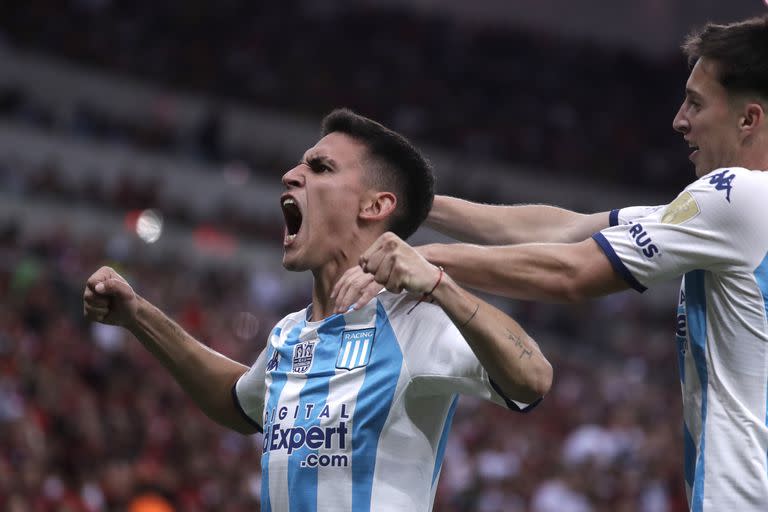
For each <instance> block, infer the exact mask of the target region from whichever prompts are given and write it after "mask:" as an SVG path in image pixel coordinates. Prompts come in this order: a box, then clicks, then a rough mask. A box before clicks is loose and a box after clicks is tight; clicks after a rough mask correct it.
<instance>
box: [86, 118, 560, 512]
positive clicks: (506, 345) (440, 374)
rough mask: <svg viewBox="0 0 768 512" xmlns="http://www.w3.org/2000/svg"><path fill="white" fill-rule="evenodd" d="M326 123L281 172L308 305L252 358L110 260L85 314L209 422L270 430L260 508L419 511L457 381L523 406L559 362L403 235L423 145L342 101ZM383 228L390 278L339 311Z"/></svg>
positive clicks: (428, 493) (427, 197) (423, 201)
mask: <svg viewBox="0 0 768 512" xmlns="http://www.w3.org/2000/svg"><path fill="white" fill-rule="evenodd" d="M322 133H323V137H322V138H321V139H320V140H319V141H318V142H317V144H316V145H315V146H314V147H312V148H310V149H309V150H307V152H306V153H305V154H304V156H303V158H302V160H301V161H300V162H299V163H298V165H296V167H294V168H293V169H291V170H290V171H288V172H287V173H286V174H285V175H284V176H283V184H284V186H285V193H284V194H283V195H282V197H281V200H280V203H281V206H282V208H283V213H284V216H285V221H286V230H285V236H284V240H283V248H284V254H283V265H284V266H285V268H287V269H289V270H293V271H306V270H309V271H311V272H312V274H313V276H314V286H313V290H312V304H311V305H310V306H309V307H308V308H307V309H305V310H302V311H299V312H296V313H292V314H290V315H288V316H286V317H285V318H283V319H282V320H281V321H280V322H279V323H278V324H277V325H276V326H275V327H274V329H273V330H272V332H271V334H270V336H269V340H268V343H267V346H266V348H265V349H264V351H263V352H262V353H261V355H260V356H259V357H258V359H257V360H256V362H255V363H254V365H253V366H252V367H251V368H250V369H249V368H248V367H246V366H244V365H242V364H239V363H237V362H234V361H232V360H230V359H228V358H227V357H225V356H223V355H222V354H218V353H216V352H213V351H212V350H210V349H208V348H207V347H205V346H204V345H202V344H201V343H199V342H197V341H196V340H194V339H193V338H192V337H190V336H189V335H188V334H187V333H185V332H184V331H183V330H182V329H181V328H180V327H179V326H178V325H177V324H175V323H174V322H172V321H171V320H170V319H169V318H168V317H166V316H165V315H164V314H163V313H162V312H161V311H160V310H158V309H157V308H155V307H154V306H152V305H151V304H149V303H148V302H147V301H146V300H144V299H143V298H141V297H140V296H139V295H137V294H136V293H135V292H134V290H133V289H132V288H131V286H130V285H129V284H128V283H127V282H126V281H125V280H124V279H123V278H122V277H120V276H119V275H118V274H117V273H115V271H114V270H112V269H110V268H108V267H102V268H101V269H99V270H98V271H97V272H96V273H94V274H93V275H92V276H91V277H90V278H89V279H88V282H87V284H86V288H85V292H84V302H85V306H84V307H85V314H86V316H87V317H88V318H91V319H93V320H96V321H99V322H104V323H109V324H116V325H122V326H124V327H125V328H127V329H129V330H130V331H131V332H132V333H133V334H134V335H135V336H136V337H137V338H138V339H139V340H140V341H141V342H142V343H143V344H144V346H145V347H146V348H147V349H148V350H149V351H150V352H152V353H153V354H154V355H155V356H156V357H157V358H158V359H159V360H160V362H161V363H162V364H164V365H165V367H166V368H167V369H168V370H169V371H170V372H171V374H172V375H173V376H174V377H175V378H176V379H177V380H178V382H179V383H180V384H181V386H182V387H183V388H184V389H185V390H186V391H187V392H188V393H189V394H190V396H191V397H192V398H193V399H194V400H195V401H196V402H197V404H198V405H199V406H200V407H201V408H202V409H203V411H204V412H205V413H206V414H208V416H210V417H211V418H213V419H214V420H216V421H218V422H219V423H221V424H223V425H225V426H228V427H230V428H233V429H235V430H238V431H240V432H244V433H251V432H254V431H256V430H261V431H263V433H264V443H263V456H262V462H261V465H262V510H263V511H264V512H267V511H276V510H280V511H287V510H290V511H291V512H296V511H312V512H314V511H336V510H338V511H362V510H374V511H393V512H395V511H396V512H401V511H404V510H408V511H411V510H419V511H426V510H429V509H431V506H432V502H433V500H434V492H435V489H436V484H437V477H438V476H439V473H440V468H441V464H442V459H443V453H444V451H443V450H444V448H445V442H446V438H447V433H448V430H449V428H450V424H451V419H452V416H453V411H454V409H455V407H456V400H457V395H458V394H459V393H466V394H470V395H475V396H479V397H482V398H485V399H488V400H492V401H494V402H497V403H499V404H503V405H506V406H508V407H510V408H512V409H516V410H526V409H528V408H530V406H532V405H533V404H535V403H536V402H537V401H538V400H539V399H540V398H541V396H542V395H543V394H544V393H546V392H547V390H548V389H549V387H550V385H551V381H552V368H551V366H550V365H549V363H548V362H547V360H546V359H545V358H544V356H543V355H542V354H541V352H540V350H539V348H538V346H537V345H536V343H535V342H534V341H533V340H531V339H530V337H528V336H527V335H526V333H525V332H524V331H523V330H522V329H521V328H520V326H519V325H518V324H517V323H516V322H515V321H514V320H513V319H511V318H510V317H508V316H507V315H505V314H504V313H502V312H501V311H499V310H498V309H496V308H494V307H492V306H491V305H489V304H487V303H485V302H483V301H481V300H480V299H478V298H477V297H475V296H473V295H472V294H470V293H468V292H466V291H464V290H463V289H461V288H460V287H459V286H457V285H456V283H455V282H454V281H453V280H452V279H451V277H450V276H449V275H448V274H446V273H445V272H444V271H443V270H442V269H441V268H439V267H436V266H434V265H432V264H430V263H429V262H427V261H426V260H425V259H424V258H423V257H421V256H420V255H419V254H418V253H417V252H416V251H415V250H414V249H412V248H411V247H410V246H408V245H407V244H406V243H405V242H403V240H402V239H403V238H407V237H408V236H409V235H411V234H412V233H413V232H414V231H415V230H416V229H417V227H418V226H419V225H420V224H421V222H422V221H423V220H424V219H425V218H426V216H427V213H428V211H429V208H430V206H431V204H432V199H433V192H432V190H433V187H432V184H433V177H432V171H431V169H430V167H429V165H428V164H427V162H426V161H425V160H424V158H422V156H421V155H420V154H419V153H418V151H417V150H416V149H415V148H414V147H413V146H411V145H410V144H409V143H408V141H406V140H405V139H404V138H403V137H401V136H400V135H398V134H396V133H395V132H392V131H391V130H388V129H386V128H384V127H383V126H381V125H380V124H378V123H375V122H374V121H371V120H369V119H366V118H364V117H361V116H358V115H356V114H353V113H351V112H349V111H344V110H341V111H335V112H333V113H331V114H330V115H329V116H328V117H326V118H325V120H324V122H323V132H322ZM377 240H378V243H381V244H383V246H384V247H386V248H387V250H388V251H390V253H391V254H395V255H397V261H396V262H395V261H394V260H393V259H392V258H373V257H371V258H370V261H369V262H370V265H371V267H370V270H371V271H372V272H375V273H376V275H377V278H378V279H380V280H381V282H382V284H383V285H385V286H386V288H387V291H382V292H381V293H380V294H378V295H377V296H376V297H374V298H373V299H372V300H370V301H369V302H368V303H367V304H365V305H363V306H362V307H360V308H359V309H357V310H354V311H349V312H346V313H344V314H340V313H339V314H334V313H333V301H332V298H331V290H332V288H333V286H334V285H335V283H336V281H337V280H338V279H339V278H340V277H341V275H342V274H343V273H344V272H345V271H346V270H348V269H349V268H351V267H354V266H356V265H357V264H358V262H359V261H360V257H361V255H362V253H363V251H364V250H365V249H366V248H368V247H369V246H371V245H372V244H373V242H374V241H377ZM401 291H408V292H411V293H410V294H408V293H400V292H401ZM433 301H434V304H432V303H431V302H433ZM526 404H528V405H526Z"/></svg>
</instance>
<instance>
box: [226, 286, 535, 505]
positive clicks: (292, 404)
mask: <svg viewBox="0 0 768 512" xmlns="http://www.w3.org/2000/svg"><path fill="white" fill-rule="evenodd" d="M413 304H414V299H413V298H411V297H409V296H408V295H406V294H401V295H395V294H392V293H389V292H382V293H380V294H379V295H378V297H376V298H374V299H373V300H372V301H371V302H369V303H368V304H367V305H366V306H365V307H363V308H361V309H359V310H358V311H351V312H348V313H346V314H344V315H334V316H331V317H329V318H326V319H325V320H322V321H318V322H311V321H308V320H307V318H310V317H311V315H310V312H309V310H308V309H307V310H302V311H299V312H297V313H293V314H290V315H288V316H287V317H285V318H284V319H283V320H281V321H280V322H279V323H278V324H277V326H276V327H275V328H274V330H273V331H272V334H271V336H270V338H269V342H268V344H267V347H266V349H265V350H264V351H263V352H262V354H261V355H260V356H259V358H258V360H257V361H256V363H255V364H254V365H253V367H252V368H251V369H250V370H249V371H248V372H247V373H246V374H245V375H243V376H242V377H241V378H240V380H239V381H238V382H237V384H236V385H235V388H234V394H235V398H236V402H237V403H238V404H239V405H240V407H241V408H242V409H243V412H244V413H245V414H246V415H247V416H248V417H249V418H251V420H252V421H253V422H255V423H257V424H259V425H261V426H263V432H264V445H263V455H262V460H261V467H262V497H261V499H262V511H263V512H272V511H291V512H299V511H301V512H315V511H323V512H325V511H355V512H357V511H369V510H370V511H393V512H395V511H397V512H401V511H404V510H408V511H427V510H430V509H431V508H432V502H433V500H434V493H435V489H436V484H437V479H438V476H439V474H440V468H441V464H442V461H443V453H444V448H445V443H446V439H447V435H448V430H449V429H450V425H451V420H452V417H453V412H454V409H455V407H456V402H457V398H458V397H457V395H458V394H459V393H466V394H470V395H475V396H478V397H482V398H485V399H488V400H493V401H494V402H497V403H499V404H504V405H507V406H508V407H510V408H512V409H516V410H521V408H523V407H525V406H524V405H523V404H519V405H518V404H516V403H515V402H511V401H507V400H506V399H505V398H504V397H503V396H501V395H500V394H499V393H498V392H497V391H495V386H494V385H493V384H492V383H491V382H490V381H489V379H488V374H487V373H486V371H485V370H484V369H483V367H482V366H481V365H480V363H479V362H478V360H477V358H476V357H475V355H474V354H473V352H472V350H471V349H470V347H469V346H468V345H467V343H466V341H465V340H464V339H463V338H462V336H461V334H460V333H459V331H458V329H457V328H456V327H455V326H454V325H453V323H452V322H451V321H450V320H449V319H448V317H447V316H446V315H445V313H444V312H443V310H442V309H440V308H438V307H436V306H434V305H431V304H420V305H419V306H418V307H417V308H415V309H414V310H413V312H411V313H410V314H407V311H408V309H409V308H411V306H413Z"/></svg>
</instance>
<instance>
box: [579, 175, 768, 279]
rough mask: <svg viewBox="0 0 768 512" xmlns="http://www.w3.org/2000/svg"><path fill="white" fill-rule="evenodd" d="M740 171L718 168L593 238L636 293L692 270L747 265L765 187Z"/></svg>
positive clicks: (758, 222) (758, 230) (757, 232)
mask: <svg viewBox="0 0 768 512" xmlns="http://www.w3.org/2000/svg"><path fill="white" fill-rule="evenodd" d="M740 171H742V172H738V171H735V170H728V169H726V170H718V171H714V172H713V173H710V174H709V175H707V176H704V177H703V178H701V179H699V180H697V181H695V182H694V183H692V184H691V185H689V186H688V187H686V188H685V190H683V192H682V193H680V194H679V195H678V196H677V198H676V199H675V200H674V201H672V202H671V203H669V204H668V205H665V206H663V207H661V208H658V209H657V210H655V211H652V212H651V213H650V214H648V215H646V216H644V217H638V218H634V219H628V220H627V223H626V224H620V225H617V226H615V227H611V228H608V229H605V230H603V231H601V232H599V233H596V234H595V235H593V239H594V240H595V241H596V242H597V244H598V245H599V246H600V248H601V249H602V250H603V252H605V254H606V256H607V257H608V259H609V260H610V262H611V264H612V265H613V268H614V270H615V271H616V272H617V273H618V274H619V275H621V276H622V277H624V279H625V280H626V281H627V283H628V284H630V285H631V286H632V287H633V288H635V289H636V290H638V291H644V290H645V289H646V287H647V286H648V285H650V284H652V283H655V282H658V281H663V280H667V279H670V278H674V277H678V276H680V275H682V274H684V273H686V272H688V271H690V270H697V269H700V270H710V271H723V270H725V269H727V268H733V267H735V266H738V265H741V264H744V263H745V262H746V261H747V260H749V259H750V255H751V253H752V252H754V250H753V246H754V244H753V243H752V241H751V240H754V237H755V236H760V235H761V230H760V223H761V222H762V221H759V219H757V218H756V215H755V212H756V211H759V210H756V208H755V206H756V201H758V198H759V195H760V194H762V193H764V192H765V190H763V191H762V192H760V193H756V191H755V190H754V188H755V187H752V186H750V181H751V179H750V178H751V177H750V176H749V173H750V172H751V171H746V170H740ZM758 188H761V187H758ZM762 200H763V201H764V199H762ZM636 213H639V212H636Z"/></svg>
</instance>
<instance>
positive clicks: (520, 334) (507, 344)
mask: <svg viewBox="0 0 768 512" xmlns="http://www.w3.org/2000/svg"><path fill="white" fill-rule="evenodd" d="M433 296H434V298H435V300H436V301H437V303H438V304H440V306H441V307H442V308H443V310H444V311H445V312H446V313H447V314H448V316H449V317H450V318H451V320H452V321H453V323H454V324H455V325H456V326H457V327H458V329H459V331H460V332H461V334H462V336H463V337H464V339H465V340H466V341H467V343H468V344H469V345H470V347H471V348H472V351H473V352H474V353H475V355H476V356H477V358H478V360H479V361H480V363H481V364H482V365H483V367H484V368H485V369H486V371H487V372H488V375H489V376H490V378H491V379H492V380H493V381H494V382H495V383H496V385H498V386H499V387H500V388H501V390H502V391H503V392H504V394H505V395H506V396H507V398H510V399H513V400H517V401H520V402H525V403H531V402H533V401H535V400H537V399H538V398H540V397H541V396H543V395H544V394H545V393H546V392H547V391H548V390H549V388H550V386H551V384H552V366H551V365H550V364H549V362H548V361H547V360H546V358H545V357H544V355H543V354H542V353H541V350H540V349H539V346H538V345H537V344H536V342H535V341H533V340H532V339H531V338H530V337H529V336H528V334H527V333H526V332H525V331H524V330H523V329H522V328H521V327H520V325H519V324H518V323H517V322H515V321H514V320H513V319H512V318H510V317H509V316H508V315H506V314H504V313H502V312H501V311H499V310H498V309H497V308H495V307H493V306H491V305H490V304H488V303H487V302H485V301H483V300H481V299H479V298H478V297H476V296H474V295H472V294H471V293H469V292H467V291H466V290H463V289H462V288H461V287H460V286H459V285H457V284H456V282H455V281H453V280H452V279H451V278H450V277H449V276H448V275H445V277H444V278H443V281H442V282H441V283H440V286H438V287H437V289H436V290H435V291H434V292H433Z"/></svg>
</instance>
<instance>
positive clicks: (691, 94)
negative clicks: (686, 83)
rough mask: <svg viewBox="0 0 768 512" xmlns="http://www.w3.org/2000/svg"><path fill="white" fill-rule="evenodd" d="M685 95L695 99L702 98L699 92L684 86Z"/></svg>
mask: <svg viewBox="0 0 768 512" xmlns="http://www.w3.org/2000/svg"><path fill="white" fill-rule="evenodd" d="M685 95H686V96H688V97H689V98H693V99H696V100H700V99H702V98H703V97H702V96H701V94H700V93H698V92H696V91H694V90H693V89H691V88H690V87H686V88H685Z"/></svg>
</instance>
